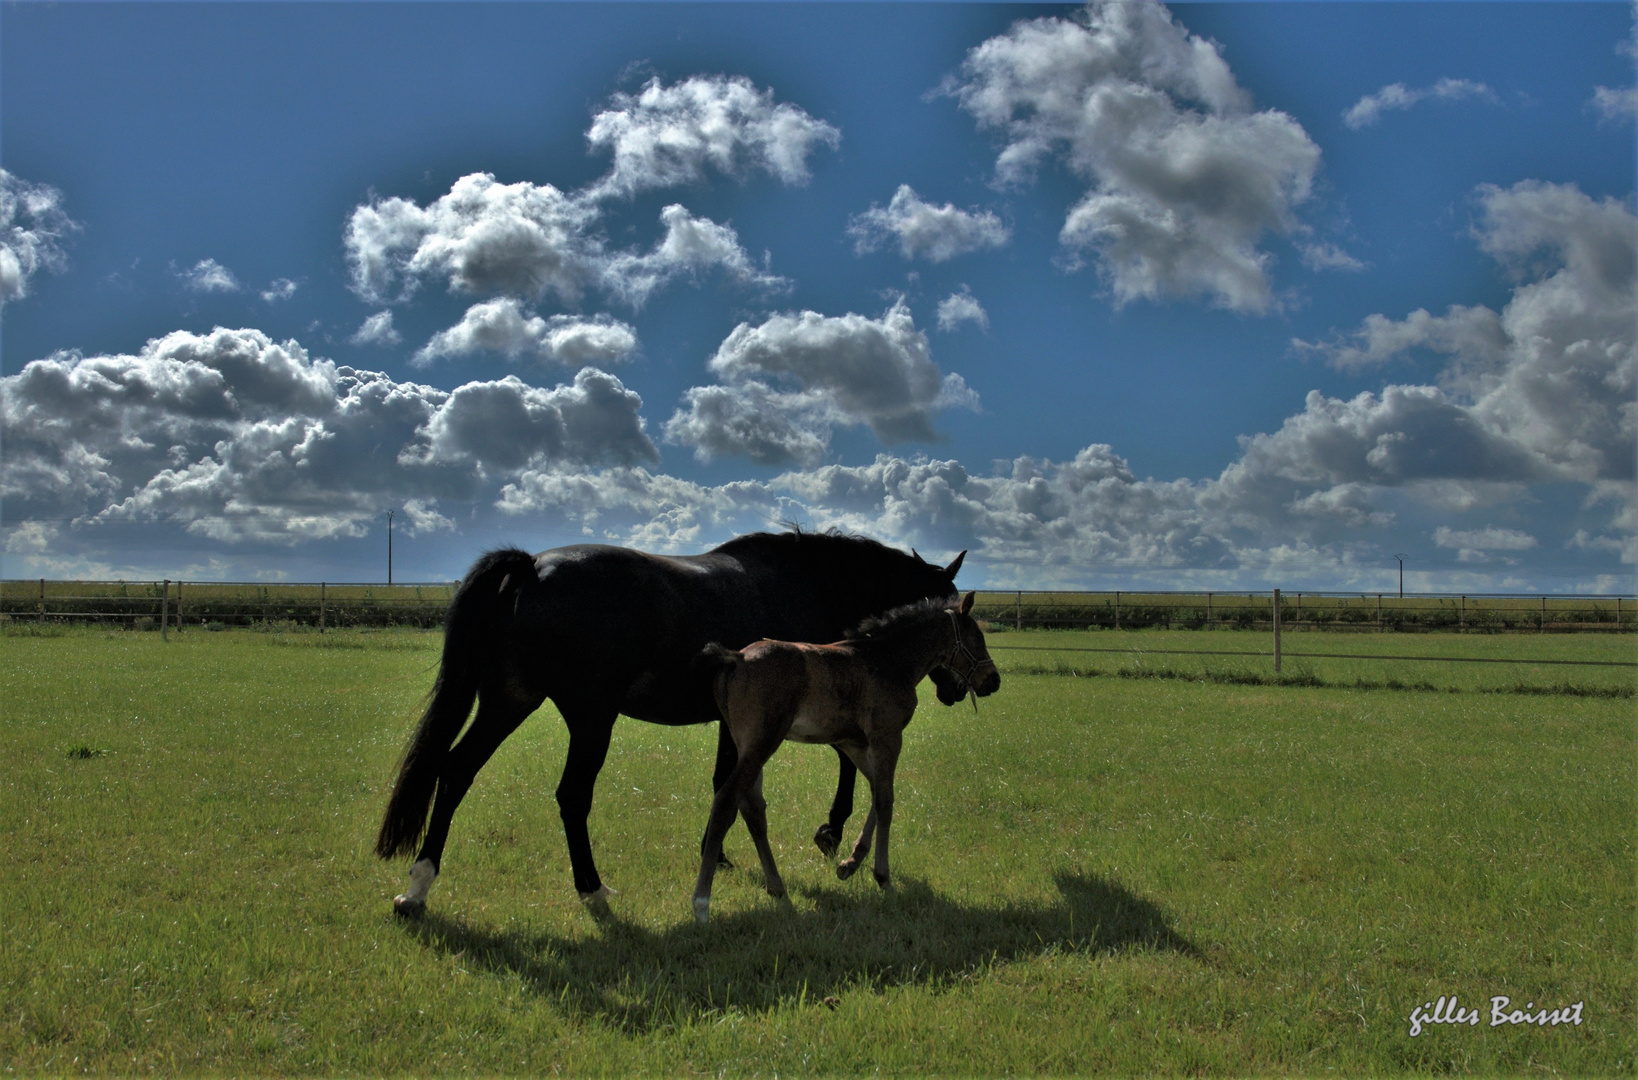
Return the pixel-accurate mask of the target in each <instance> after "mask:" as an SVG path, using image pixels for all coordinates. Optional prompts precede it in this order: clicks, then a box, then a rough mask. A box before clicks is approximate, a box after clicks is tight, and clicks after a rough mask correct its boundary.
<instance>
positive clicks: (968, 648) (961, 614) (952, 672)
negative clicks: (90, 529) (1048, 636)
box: [932, 559, 1001, 705]
mask: <svg viewBox="0 0 1638 1080" xmlns="http://www.w3.org/2000/svg"><path fill="white" fill-rule="evenodd" d="M956 561H957V562H960V560H959V559H957V560H956ZM975 595H976V594H974V593H968V594H967V595H966V596H963V597H962V598H961V603H960V605H959V606H957V607H953V608H951V609H950V622H951V624H952V625H953V626H954V628H955V644H954V645H953V646H952V647H951V649H950V658H949V660H948V661H947V662H946V663H945V664H943V665H942V667H941V668H935V669H934V670H933V672H932V675H933V685H934V687H935V688H936V689H937V690H938V699H939V700H940V701H942V702H943V703H944V704H946V705H954V704H955V703H956V702H957V701H960V700H961V699H962V698H963V697H966V696H967V692H968V691H969V690H970V691H972V693H974V694H977V695H978V696H979V697H989V696H990V695H991V694H993V693H995V692H996V691H997V690H999V689H1000V688H1001V673H1000V672H999V671H997V670H996V667H995V661H994V660H992V659H990V650H989V648H988V647H987V646H986V645H985V644H984V631H983V630H982V629H980V628H979V625H978V620H976V619H974V618H973V615H972V611H973V599H974V596H975ZM940 670H943V671H945V672H947V673H948V675H947V677H946V678H945V679H942V680H941V679H940V677H939V671H940Z"/></svg>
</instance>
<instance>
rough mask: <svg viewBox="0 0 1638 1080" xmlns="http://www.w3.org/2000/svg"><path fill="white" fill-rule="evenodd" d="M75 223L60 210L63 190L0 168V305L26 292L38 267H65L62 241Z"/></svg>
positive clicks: (53, 269) (54, 270) (56, 270)
mask: <svg viewBox="0 0 1638 1080" xmlns="http://www.w3.org/2000/svg"><path fill="white" fill-rule="evenodd" d="M79 227H80V226H79V225H78V224H77V223H75V222H74V221H73V220H72V219H70V218H69V216H68V214H67V213H65V212H64V211H63V193H62V192H61V191H58V190H57V189H56V188H54V187H50V186H49V185H46V184H31V183H29V182H28V181H27V180H24V179H22V178H21V177H19V176H17V175H16V174H15V173H10V172H7V171H6V170H5V169H0V306H4V305H5V304H7V303H9V302H10V301H12V300H17V299H20V298H22V297H24V296H27V295H28V286H29V281H30V279H32V278H33V277H34V275H35V274H37V273H39V272H40V271H41V270H47V271H50V272H52V273H62V271H63V270H64V269H65V268H66V267H67V266H68V256H67V255H66V254H65V253H64V251H63V244H64V242H65V241H66V240H67V238H68V235H69V234H70V233H73V232H75V231H77V230H78V229H79Z"/></svg>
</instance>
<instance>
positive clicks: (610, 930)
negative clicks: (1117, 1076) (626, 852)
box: [405, 873, 1202, 1032]
mask: <svg viewBox="0 0 1638 1080" xmlns="http://www.w3.org/2000/svg"><path fill="white" fill-rule="evenodd" d="M1054 880H1055V881H1056V883H1057V886H1058V891H1059V893H1060V898H1059V900H1057V901H1056V902H1045V903H1008V904H1002V905H997V906H984V905H970V904H962V903H958V902H956V901H954V900H951V899H950V898H948V897H944V896H940V895H939V894H938V893H936V892H934V891H933V889H932V888H930V887H929V886H927V885H926V884H925V883H922V882H918V881H901V882H900V884H899V886H898V888H897V889H896V890H894V891H892V892H885V893H878V892H877V891H876V890H874V889H872V890H870V891H869V892H868V893H865V892H862V891H861V890H858V889H850V888H845V887H840V886H825V887H820V888H802V889H799V890H798V891H800V892H801V893H802V894H803V895H804V896H805V897H806V898H807V899H808V900H809V901H811V902H812V903H813V904H814V909H813V910H808V911H796V910H794V909H793V908H792V907H791V906H790V905H788V904H786V905H766V904H765V905H762V906H759V907H758V908H756V909H754V910H752V911H745V912H739V913H735V914H728V915H723V916H719V917H718V918H715V919H713V920H712V921H711V923H710V925H709V926H707V927H699V926H696V925H694V923H693V921H692V920H688V921H687V922H683V921H682V920H681V919H679V920H678V922H677V924H676V925H674V926H671V927H667V928H666V929H664V930H659V931H655V930H651V929H648V928H646V927H643V926H638V925H637V924H635V923H632V922H629V921H627V920H625V919H622V918H621V917H620V916H619V915H618V914H613V913H611V914H608V915H606V916H605V917H604V918H602V919H601V920H600V926H601V931H602V932H601V934H600V935H598V936H596V937H591V938H568V937H562V936H559V935H556V934H549V933H538V932H531V931H529V930H527V929H518V930H508V931H504V932H495V931H491V930H487V929H478V928H473V927H468V926H466V925H465V924H463V923H461V922H459V921H458V920H454V919H449V918H446V917H443V916H440V915H437V914H435V913H429V914H428V915H427V916H426V917H425V918H424V919H422V920H420V921H418V922H414V923H406V924H405V927H406V930H407V932H409V933H411V934H414V935H416V936H417V937H419V939H420V940H421V942H422V943H423V944H424V945H426V946H427V947H428V948H430V949H433V950H435V951H436V952H439V953H441V954H444V955H447V956H454V957H459V958H460V959H461V961H462V963H463V964H464V965H465V966H466V967H467V968H468V969H469V970H478V969H481V970H486V971H490V972H492V973H495V974H497V975H506V976H510V977H515V978H518V979H520V980H521V981H522V982H523V984H524V985H525V986H526V987H528V988H529V989H530V990H531V991H532V992H534V993H537V994H539V995H541V996H543V997H551V998H554V999H557V1000H558V1001H560V1002H561V1003H562V1007H563V1008H564V1009H565V1011H566V1012H568V1013H569V1014H571V1015H581V1016H588V1017H591V1016H595V1017H598V1018H600V1019H602V1020H603V1021H604V1022H606V1023H609V1024H611V1025H613V1026H615V1027H617V1028H620V1029H622V1030H625V1031H629V1032H643V1031H650V1030H653V1029H655V1028H659V1027H665V1026H670V1025H676V1024H682V1023H687V1022H689V1021H691V1020H693V1019H696V1018H698V1017H701V1016H705V1015H709V1014H713V1013H717V1014H721V1013H725V1012H729V1011H737V1012H743V1013H761V1012H767V1011H769V1010H772V1009H775V1008H778V1007H781V1006H789V1005H800V1004H803V1003H813V1004H817V1003H818V1002H820V1001H822V1000H823V999H824V998H826V997H829V996H831V995H839V994H842V993H845V992H847V991H854V990H860V989H870V990H881V989H885V988H888V987H894V986H923V987H930V988H933V989H937V988H940V987H945V986H954V985H958V984H960V983H961V982H963V981H965V980H967V979H972V978H976V977H981V976H983V975H984V974H985V973H986V972H987V971H988V970H989V969H990V967H991V966H993V965H994V964H996V963H1001V962H1007V961H1013V960H1020V959H1025V958H1031V957H1036V956H1041V955H1043V954H1046V953H1050V952H1059V953H1079V954H1083V955H1104V954H1109V953H1118V952H1123V951H1128V950H1149V951H1162V952H1174V953H1179V954H1181V955H1183V956H1187V957H1189V958H1191V959H1202V954H1201V952H1200V950H1199V949H1198V948H1197V947H1196V946H1195V945H1194V944H1193V943H1191V942H1190V941H1189V940H1188V939H1187V938H1185V937H1183V936H1182V935H1180V934H1178V933H1177V932H1176V931H1175V930H1173V929H1172V928H1171V926H1170V925H1169V923H1168V921H1167V919H1166V917H1165V915H1164V914H1163V913H1162V912H1161V911H1160V909H1159V908H1158V907H1156V906H1155V905H1154V904H1153V903H1151V902H1149V901H1147V900H1144V899H1142V898H1141V897H1138V896H1134V895H1133V894H1132V893H1130V892H1128V891H1127V890H1126V889H1124V888H1122V887H1121V886H1120V885H1117V884H1115V883H1114V882H1111V881H1107V880H1104V879H1103V878H1100V877H1096V876H1093V875H1087V874H1080V873H1059V874H1057V875H1055V876H1054Z"/></svg>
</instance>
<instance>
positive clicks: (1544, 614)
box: [1536, 593, 1547, 634]
mask: <svg viewBox="0 0 1638 1080" xmlns="http://www.w3.org/2000/svg"><path fill="white" fill-rule="evenodd" d="M1546 632H1547V595H1546V594H1545V593H1543V594H1542V597H1541V623H1540V625H1539V626H1537V627H1536V633H1538V634H1545V633H1546Z"/></svg>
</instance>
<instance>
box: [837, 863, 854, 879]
mask: <svg viewBox="0 0 1638 1080" xmlns="http://www.w3.org/2000/svg"><path fill="white" fill-rule="evenodd" d="M857 869H859V864H858V863H857V862H854V861H853V860H852V859H848V860H847V861H845V862H839V863H837V864H836V876H837V877H839V878H841V879H842V880H843V881H846V880H847V879H848V878H850V877H852V876H853V872H854V871H855V870H857Z"/></svg>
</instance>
